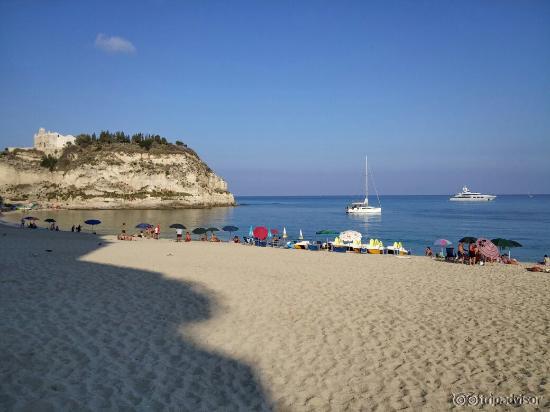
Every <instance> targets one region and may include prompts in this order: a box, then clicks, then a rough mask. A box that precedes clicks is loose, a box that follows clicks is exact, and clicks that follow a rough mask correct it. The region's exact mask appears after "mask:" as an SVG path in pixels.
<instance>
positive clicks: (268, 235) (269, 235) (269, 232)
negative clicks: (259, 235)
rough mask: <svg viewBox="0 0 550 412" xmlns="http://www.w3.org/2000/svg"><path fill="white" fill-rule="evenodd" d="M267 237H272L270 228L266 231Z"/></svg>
mask: <svg viewBox="0 0 550 412" xmlns="http://www.w3.org/2000/svg"><path fill="white" fill-rule="evenodd" d="M267 237H268V238H269V239H271V238H272V237H273V233H271V229H269V230H268V231H267Z"/></svg>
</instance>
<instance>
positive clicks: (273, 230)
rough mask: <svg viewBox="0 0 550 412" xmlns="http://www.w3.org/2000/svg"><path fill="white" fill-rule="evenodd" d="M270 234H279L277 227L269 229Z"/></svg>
mask: <svg viewBox="0 0 550 412" xmlns="http://www.w3.org/2000/svg"><path fill="white" fill-rule="evenodd" d="M271 234H272V235H277V234H279V231H278V230H277V229H271Z"/></svg>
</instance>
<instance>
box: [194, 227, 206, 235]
mask: <svg viewBox="0 0 550 412" xmlns="http://www.w3.org/2000/svg"><path fill="white" fill-rule="evenodd" d="M193 233H194V234H195V235H204V234H205V233H206V229H205V228H203V227H198V228H196V229H193Z"/></svg>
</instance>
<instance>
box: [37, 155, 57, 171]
mask: <svg viewBox="0 0 550 412" xmlns="http://www.w3.org/2000/svg"><path fill="white" fill-rule="evenodd" d="M56 165H57V158H55V157H53V156H52V155H47V156H43V157H42V161H41V162H40V166H42V167H47V168H48V169H50V172H53V171H54V169H55V166H56Z"/></svg>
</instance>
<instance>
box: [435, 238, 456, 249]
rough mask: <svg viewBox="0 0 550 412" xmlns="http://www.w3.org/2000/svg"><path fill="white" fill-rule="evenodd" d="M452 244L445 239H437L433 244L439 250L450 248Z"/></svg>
mask: <svg viewBox="0 0 550 412" xmlns="http://www.w3.org/2000/svg"><path fill="white" fill-rule="evenodd" d="M452 244H453V242H451V241H449V240H447V239H437V240H436V241H435V242H434V246H439V247H441V248H444V247H448V246H451V245H452Z"/></svg>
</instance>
